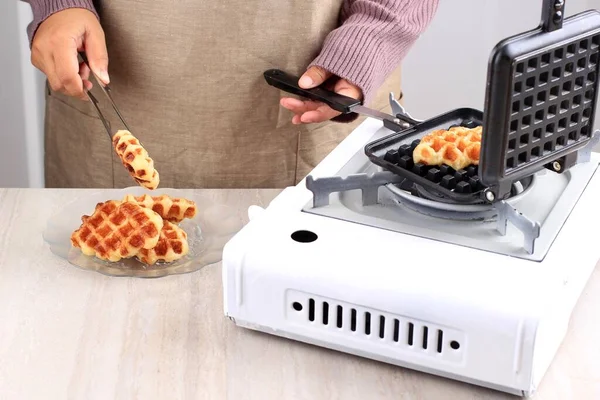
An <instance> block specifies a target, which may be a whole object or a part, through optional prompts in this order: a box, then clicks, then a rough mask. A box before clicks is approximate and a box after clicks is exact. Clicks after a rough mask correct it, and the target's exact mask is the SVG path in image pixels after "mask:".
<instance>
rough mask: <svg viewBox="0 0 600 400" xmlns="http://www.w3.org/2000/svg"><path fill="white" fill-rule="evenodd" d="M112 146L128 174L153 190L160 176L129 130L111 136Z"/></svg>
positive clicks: (144, 150)
mask: <svg viewBox="0 0 600 400" xmlns="http://www.w3.org/2000/svg"><path fill="white" fill-rule="evenodd" d="M113 146H114V148H115V151H116V152H117V154H118V156H119V158H120V159H121V162H122V163H123V165H124V166H125V168H127V171H129V174H130V175H131V176H132V177H133V179H135V180H136V182H137V183H139V184H140V185H141V186H143V187H145V188H147V189H150V190H153V189H156V188H157V187H158V184H159V182H160V178H159V175H158V172H157V171H156V170H155V169H154V161H153V160H152V159H151V158H150V156H149V155H148V152H147V151H146V149H144V148H143V147H142V145H141V144H140V142H139V140H137V139H136V138H135V137H134V136H133V135H132V134H131V133H130V132H129V131H126V130H120V131H117V133H115V135H114V136H113Z"/></svg>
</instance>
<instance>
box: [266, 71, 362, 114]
mask: <svg viewBox="0 0 600 400" xmlns="http://www.w3.org/2000/svg"><path fill="white" fill-rule="evenodd" d="M264 77H265V80H266V81H267V83H268V84H269V85H271V86H273V87H276V88H277V89H280V90H283V91H284V92H288V93H291V94H295V95H297V96H301V97H306V98H307V99H311V100H315V101H320V102H323V103H325V104H327V105H328V106H329V107H331V108H332V109H334V110H336V111H339V112H341V113H343V114H349V113H351V112H353V111H352V108H353V107H356V106H358V105H361V101H360V100H357V99H353V98H351V97H348V96H343V95H341V94H338V93H336V92H333V91H331V90H326V89H323V88H322V87H316V88H313V89H303V88H301V87H300V86H298V78H297V77H295V76H292V75H290V74H288V73H286V72H284V71H281V70H278V69H270V70H268V71H265V72H264Z"/></svg>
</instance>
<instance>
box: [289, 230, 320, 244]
mask: <svg viewBox="0 0 600 400" xmlns="http://www.w3.org/2000/svg"><path fill="white" fill-rule="evenodd" d="M317 238H318V236H317V234H316V233H314V232H311V231H296V232H294V233H292V239H293V240H295V241H296V242H300V243H311V242H314V241H315V240H317Z"/></svg>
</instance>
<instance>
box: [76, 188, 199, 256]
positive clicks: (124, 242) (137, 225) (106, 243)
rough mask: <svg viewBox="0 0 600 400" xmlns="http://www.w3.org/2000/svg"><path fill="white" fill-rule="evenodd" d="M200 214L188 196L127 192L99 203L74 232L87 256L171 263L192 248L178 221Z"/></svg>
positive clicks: (77, 245)
mask: <svg viewBox="0 0 600 400" xmlns="http://www.w3.org/2000/svg"><path fill="white" fill-rule="evenodd" d="M195 215H196V204H195V203H194V202H193V201H191V200H188V199H184V198H173V197H170V196H167V195H162V196H155V197H150V196H140V197H135V196H132V195H127V196H125V198H124V199H123V200H122V201H119V200H108V201H106V202H103V203H99V204H97V205H96V207H95V210H94V212H93V213H92V215H84V216H83V217H81V222H82V223H81V226H80V227H79V228H77V229H76V230H75V231H74V232H73V233H72V234H71V244H72V245H73V247H77V248H79V249H81V252H82V253H83V254H85V255H87V256H94V257H97V258H99V259H101V260H105V261H109V262H117V261H120V260H121V259H124V258H133V257H135V258H136V259H138V260H139V261H141V262H142V263H144V264H149V265H152V264H155V263H157V262H164V263H170V262H173V261H176V260H179V259H181V258H182V257H184V256H185V255H187V254H188V252H189V244H188V241H187V234H186V232H185V231H184V230H183V229H182V228H181V227H179V226H178V225H177V224H176V223H177V222H181V221H182V220H183V219H184V218H193V217H194V216H195Z"/></svg>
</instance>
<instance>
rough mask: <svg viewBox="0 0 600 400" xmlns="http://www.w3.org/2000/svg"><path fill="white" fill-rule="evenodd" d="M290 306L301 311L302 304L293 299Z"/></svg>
mask: <svg viewBox="0 0 600 400" xmlns="http://www.w3.org/2000/svg"><path fill="white" fill-rule="evenodd" d="M292 307H293V308H294V310H296V311H302V304H300V303H298V302H297V301H295V302H294V303H293V304H292Z"/></svg>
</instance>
